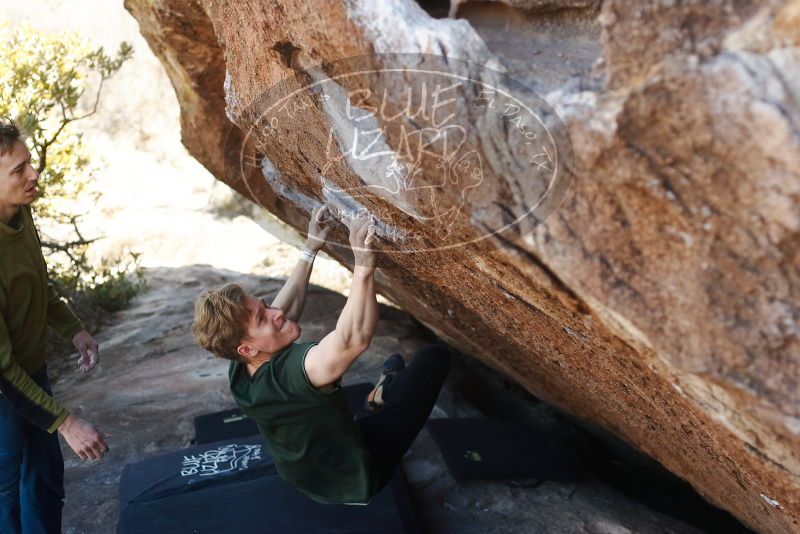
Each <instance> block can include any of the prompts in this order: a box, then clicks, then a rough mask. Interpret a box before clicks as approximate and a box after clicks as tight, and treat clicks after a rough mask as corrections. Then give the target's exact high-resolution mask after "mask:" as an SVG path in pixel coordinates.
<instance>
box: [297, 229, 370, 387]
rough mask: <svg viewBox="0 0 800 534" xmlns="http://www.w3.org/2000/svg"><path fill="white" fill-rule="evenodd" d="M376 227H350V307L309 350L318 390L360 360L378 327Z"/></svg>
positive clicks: (310, 368)
mask: <svg viewBox="0 0 800 534" xmlns="http://www.w3.org/2000/svg"><path fill="white" fill-rule="evenodd" d="M374 232H375V229H374V226H373V224H372V222H371V221H370V220H369V219H366V218H363V219H355V220H353V221H351V223H350V244H351V245H352V247H353V253H354V255H355V260H356V265H355V267H354V268H353V282H352V284H351V285H350V295H349V296H348V297H347V303H346V304H345V306H344V309H343V310H342V313H341V315H339V320H338V321H337V322H336V329H335V330H334V331H333V332H331V333H330V334H328V335H327V336H325V337H324V338H323V339H322V341H320V342H319V344H318V345H315V346H313V347H311V349H309V351H308V354H307V355H306V359H305V371H306V375H307V376H308V380H309V382H311V385H312V386H314V387H315V388H318V389H319V388H324V387H325V386H327V385H329V384H333V383H335V382H336V381H337V380H339V379H340V378H341V377H342V375H344V373H345V372H346V371H347V370H348V369H349V368H350V366H351V365H352V364H353V362H354V361H355V360H356V358H358V356H359V355H360V354H361V353H363V352H364V351H365V350H367V348H368V347H369V344H370V343H371V342H372V336H373V335H374V334H375V329H376V328H377V326H378V301H377V299H376V297H375V279H374V276H373V274H374V272H375V264H376V258H375V251H374V250H372V249H371V248H370V245H371V243H372V240H373V239H374Z"/></svg>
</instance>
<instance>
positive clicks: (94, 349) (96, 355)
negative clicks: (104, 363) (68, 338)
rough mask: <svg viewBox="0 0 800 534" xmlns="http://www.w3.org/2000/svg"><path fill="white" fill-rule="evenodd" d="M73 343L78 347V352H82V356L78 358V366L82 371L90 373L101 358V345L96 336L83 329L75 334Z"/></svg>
mask: <svg viewBox="0 0 800 534" xmlns="http://www.w3.org/2000/svg"><path fill="white" fill-rule="evenodd" d="M72 344H73V345H75V348H76V349H78V352H80V354H81V356H80V358H78V366H79V367H80V369H81V371H83V372H84V373H88V372H89V371H91V370H92V369H94V366H95V365H97V362H98V361H99V360H100V346H99V345H98V344H97V342H96V341H95V340H94V338H92V336H90V335H89V332H87V331H86V330H81V331H80V332H78V333H77V334H75V335H74V336H73V337H72Z"/></svg>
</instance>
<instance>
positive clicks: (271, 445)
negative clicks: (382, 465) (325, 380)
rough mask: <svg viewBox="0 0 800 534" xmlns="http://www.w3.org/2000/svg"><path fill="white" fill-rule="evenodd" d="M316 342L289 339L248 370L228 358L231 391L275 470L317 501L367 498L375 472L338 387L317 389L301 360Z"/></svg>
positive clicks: (362, 501) (362, 500) (355, 501)
mask: <svg viewBox="0 0 800 534" xmlns="http://www.w3.org/2000/svg"><path fill="white" fill-rule="evenodd" d="M314 345H316V342H307V343H293V344H292V345H290V346H289V347H287V348H286V349H284V350H283V351H281V352H279V353H278V354H276V355H275V356H273V357H272V359H271V360H269V361H268V362H267V363H265V364H263V365H262V366H261V367H259V368H258V370H257V371H256V372H255V373H254V374H253V376H252V377H250V376H248V374H247V369H246V366H245V365H244V364H243V363H241V362H231V365H230V369H229V372H228V375H229V378H230V385H231V392H232V393H233V398H234V399H235V400H236V404H237V405H238V406H239V408H240V409H241V410H242V412H243V413H244V414H245V415H247V416H248V417H250V418H251V419H253V420H254V421H255V422H256V423H257V424H258V428H259V430H260V431H261V435H262V436H263V437H264V440H265V442H266V444H267V449H269V452H270V454H271V455H272V458H273V460H274V461H275V467H276V468H277V470H278V473H280V475H281V476H282V477H283V478H284V479H285V480H286V481H287V482H289V483H290V484H292V485H293V486H294V487H296V488H297V489H299V490H300V491H302V492H303V493H305V494H306V495H308V496H309V497H310V498H312V499H314V500H315V501H318V502H322V503H330V504H333V503H347V504H365V503H368V502H369V500H370V498H371V497H372V494H373V493H374V491H375V489H376V488H377V485H378V479H377V472H376V469H374V468H373V465H372V459H371V457H370V455H369V452H368V451H367V449H366V448H365V446H364V439H363V436H362V434H361V431H360V430H359V428H358V427H357V426H356V424H355V423H354V422H353V414H352V413H351V412H350V409H349V408H348V406H347V401H346V400H345V398H344V395H343V394H342V392H341V389H340V388H338V387H337V388H336V389H335V390H334V391H332V392H330V393H323V392H321V391H319V390H317V389H315V388H314V386H312V385H311V383H310V382H309V381H308V377H307V375H306V372H305V367H304V365H303V361H304V360H305V357H306V353H308V350H309V349H310V348H311V347H312V346H314Z"/></svg>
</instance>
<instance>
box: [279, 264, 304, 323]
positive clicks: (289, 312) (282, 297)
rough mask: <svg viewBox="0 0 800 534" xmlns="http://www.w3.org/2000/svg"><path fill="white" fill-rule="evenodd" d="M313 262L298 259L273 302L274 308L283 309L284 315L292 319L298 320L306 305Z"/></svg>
mask: <svg viewBox="0 0 800 534" xmlns="http://www.w3.org/2000/svg"><path fill="white" fill-rule="evenodd" d="M312 267H313V263H310V262H307V261H305V260H302V259H299V260H297V264H296V265H295V266H294V269H293V270H292V274H291V275H289V278H288V279H287V280H286V283H285V284H283V287H282V288H281V290H280V291H279V292H278V295H277V296H276V297H275V301H274V302H273V303H272V307H273V308H279V309H281V310H283V313H284V315H285V316H286V318H287V319H289V320H291V321H295V322H296V321H298V320H299V319H300V315H301V314H302V313H303V308H305V305H306V293H307V291H308V281H309V279H310V278H311V269H312Z"/></svg>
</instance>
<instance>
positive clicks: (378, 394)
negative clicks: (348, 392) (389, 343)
mask: <svg viewBox="0 0 800 534" xmlns="http://www.w3.org/2000/svg"><path fill="white" fill-rule="evenodd" d="M405 367H406V362H404V361H403V356H401V355H400V354H397V353H395V354H392V355H391V356H389V357H388V358H387V359H386V361H385V362H383V371H381V377H380V378H379V379H378V383H377V384H376V385H375V387H374V388H373V389H372V391H370V392H369V395H367V410H369V411H370V412H371V413H374V414H375V413H380V412H381V410H383V388H384V386H386V384H388V383H389V382H391V381H392V377H393V376H394V375H395V374H396V373H397V372H398V371H402V370H403V369H405Z"/></svg>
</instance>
